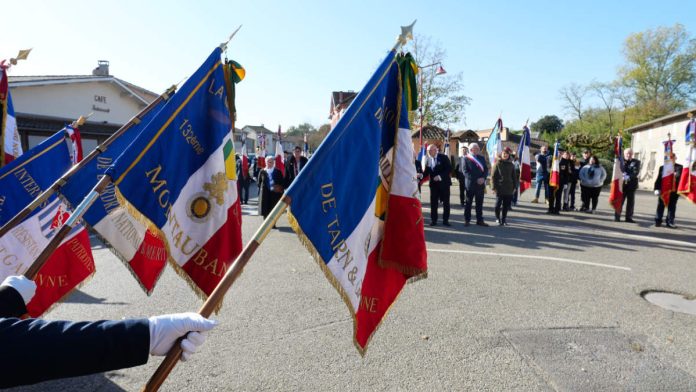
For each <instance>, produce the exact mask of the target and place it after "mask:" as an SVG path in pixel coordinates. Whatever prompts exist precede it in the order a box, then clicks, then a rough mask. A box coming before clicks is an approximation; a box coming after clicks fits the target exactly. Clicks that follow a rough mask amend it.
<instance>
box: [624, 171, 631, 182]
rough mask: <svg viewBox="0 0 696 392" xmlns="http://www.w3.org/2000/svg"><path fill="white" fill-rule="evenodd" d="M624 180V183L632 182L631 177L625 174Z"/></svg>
mask: <svg viewBox="0 0 696 392" xmlns="http://www.w3.org/2000/svg"><path fill="white" fill-rule="evenodd" d="M623 180H624V182H628V181H630V180H631V176H629V175H628V174H626V173H624V175H623Z"/></svg>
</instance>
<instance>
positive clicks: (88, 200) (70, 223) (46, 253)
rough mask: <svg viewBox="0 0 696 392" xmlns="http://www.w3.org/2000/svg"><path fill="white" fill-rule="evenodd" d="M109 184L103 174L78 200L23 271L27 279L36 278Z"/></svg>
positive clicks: (109, 181) (108, 178)
mask: <svg viewBox="0 0 696 392" xmlns="http://www.w3.org/2000/svg"><path fill="white" fill-rule="evenodd" d="M109 184H111V177H109V176H103V177H102V178H101V179H100V180H99V182H97V184H96V185H95V186H94V188H92V190H91V191H90V192H89V194H87V196H86V197H85V198H84V199H83V200H82V201H81V202H80V204H79V205H78V206H77V208H75V211H73V213H72V215H70V217H69V218H68V220H67V221H66V222H65V224H64V225H63V226H61V228H60V230H58V233H56V235H55V236H53V238H51V242H49V243H48V245H46V247H45V248H44V250H43V251H42V252H41V253H40V254H39V257H37V258H36V260H34V262H33V263H32V264H31V266H29V268H28V269H27V270H26V272H24V276H25V277H27V278H28V279H31V280H33V279H34V278H36V275H37V274H38V273H39V270H41V267H43V266H44V264H46V261H48V258H49V257H50V256H51V255H52V254H53V252H54V251H55V250H56V249H57V248H58V246H60V243H61V242H62V241H63V239H64V238H65V237H66V236H67V235H68V234H69V233H70V231H72V229H73V227H75V225H77V222H78V221H79V220H80V218H82V216H83V215H84V214H85V212H87V209H89V207H90V206H92V204H93V203H94V201H95V200H97V197H99V195H100V194H101V193H102V192H104V190H105V189H106V187H107V186H109Z"/></svg>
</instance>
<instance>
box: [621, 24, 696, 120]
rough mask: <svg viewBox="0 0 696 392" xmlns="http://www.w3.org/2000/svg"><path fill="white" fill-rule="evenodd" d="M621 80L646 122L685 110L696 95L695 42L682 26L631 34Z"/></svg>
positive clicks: (627, 42) (625, 49)
mask: <svg viewBox="0 0 696 392" xmlns="http://www.w3.org/2000/svg"><path fill="white" fill-rule="evenodd" d="M623 53H624V56H625V59H626V65H624V66H623V67H622V68H621V70H620V71H619V76H620V80H621V81H622V82H623V83H624V84H625V85H626V86H628V87H629V88H631V89H632V90H633V91H634V93H635V98H636V102H637V104H638V105H639V106H640V107H641V110H642V112H643V113H644V119H645V120H649V119H652V118H656V117H659V116H662V115H666V114H669V113H672V112H674V111H677V110H682V109H685V108H686V107H687V106H688V105H689V104H690V103H692V102H693V101H694V94H696V40H695V39H693V38H691V37H690V35H689V33H688V32H687V31H686V29H685V28H684V26H683V25H681V24H676V25H674V26H673V27H658V28H657V29H655V30H647V31H644V32H640V33H635V34H631V35H630V36H628V38H627V39H626V42H625V43H624V48H623Z"/></svg>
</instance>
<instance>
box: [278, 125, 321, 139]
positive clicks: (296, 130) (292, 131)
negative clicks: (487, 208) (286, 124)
mask: <svg viewBox="0 0 696 392" xmlns="http://www.w3.org/2000/svg"><path fill="white" fill-rule="evenodd" d="M316 131H317V129H316V128H314V126H313V125H312V124H310V123H302V124H300V125H297V126H295V125H293V126H291V127H290V128H288V130H287V131H286V132H285V134H286V135H287V136H304V134H305V133H312V132H316Z"/></svg>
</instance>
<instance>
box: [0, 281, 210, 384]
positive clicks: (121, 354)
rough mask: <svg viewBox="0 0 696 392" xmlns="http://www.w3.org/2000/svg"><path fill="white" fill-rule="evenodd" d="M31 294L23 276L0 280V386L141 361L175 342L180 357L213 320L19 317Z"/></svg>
mask: <svg viewBox="0 0 696 392" xmlns="http://www.w3.org/2000/svg"><path fill="white" fill-rule="evenodd" d="M35 292H36V284H35V283H34V282H33V281H31V280H29V279H27V278H26V277H24V276H8V277H7V278H6V279H5V280H4V281H3V282H2V284H0V347H2V355H0V369H2V376H0V388H9V387H14V386H19V385H28V384H35V383H38V382H42V381H47V380H53V379H58V378H66V377H76V376H83V375H87V374H93V373H100V372H105V371H109V370H116V369H123V368H129V367H133V366H138V365H143V364H145V363H147V361H148V358H149V357H148V354H149V355H157V356H163V355H166V354H167V352H169V350H170V349H171V348H172V347H173V346H174V345H175V344H177V340H178V339H179V338H181V337H185V338H184V339H183V340H182V341H181V348H182V349H183V354H182V356H181V360H182V361H186V360H188V359H189V358H190V357H191V355H193V354H194V353H195V352H196V351H197V350H198V348H199V347H200V346H201V345H202V344H203V343H204V342H205V332H207V331H210V330H211V329H213V328H214V327H215V325H216V324H217V323H216V322H215V321H213V320H208V319H206V318H204V317H203V316H201V315H200V314H198V313H180V314H169V315H163V316H153V317H149V318H142V319H126V320H118V321H108V320H101V321H92V322H90V321H80V322H71V321H47V320H41V319H24V320H22V319H20V318H19V317H21V316H22V315H24V314H25V313H26V312H27V309H26V304H27V303H29V301H31V299H32V297H33V296H34V293H35Z"/></svg>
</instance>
